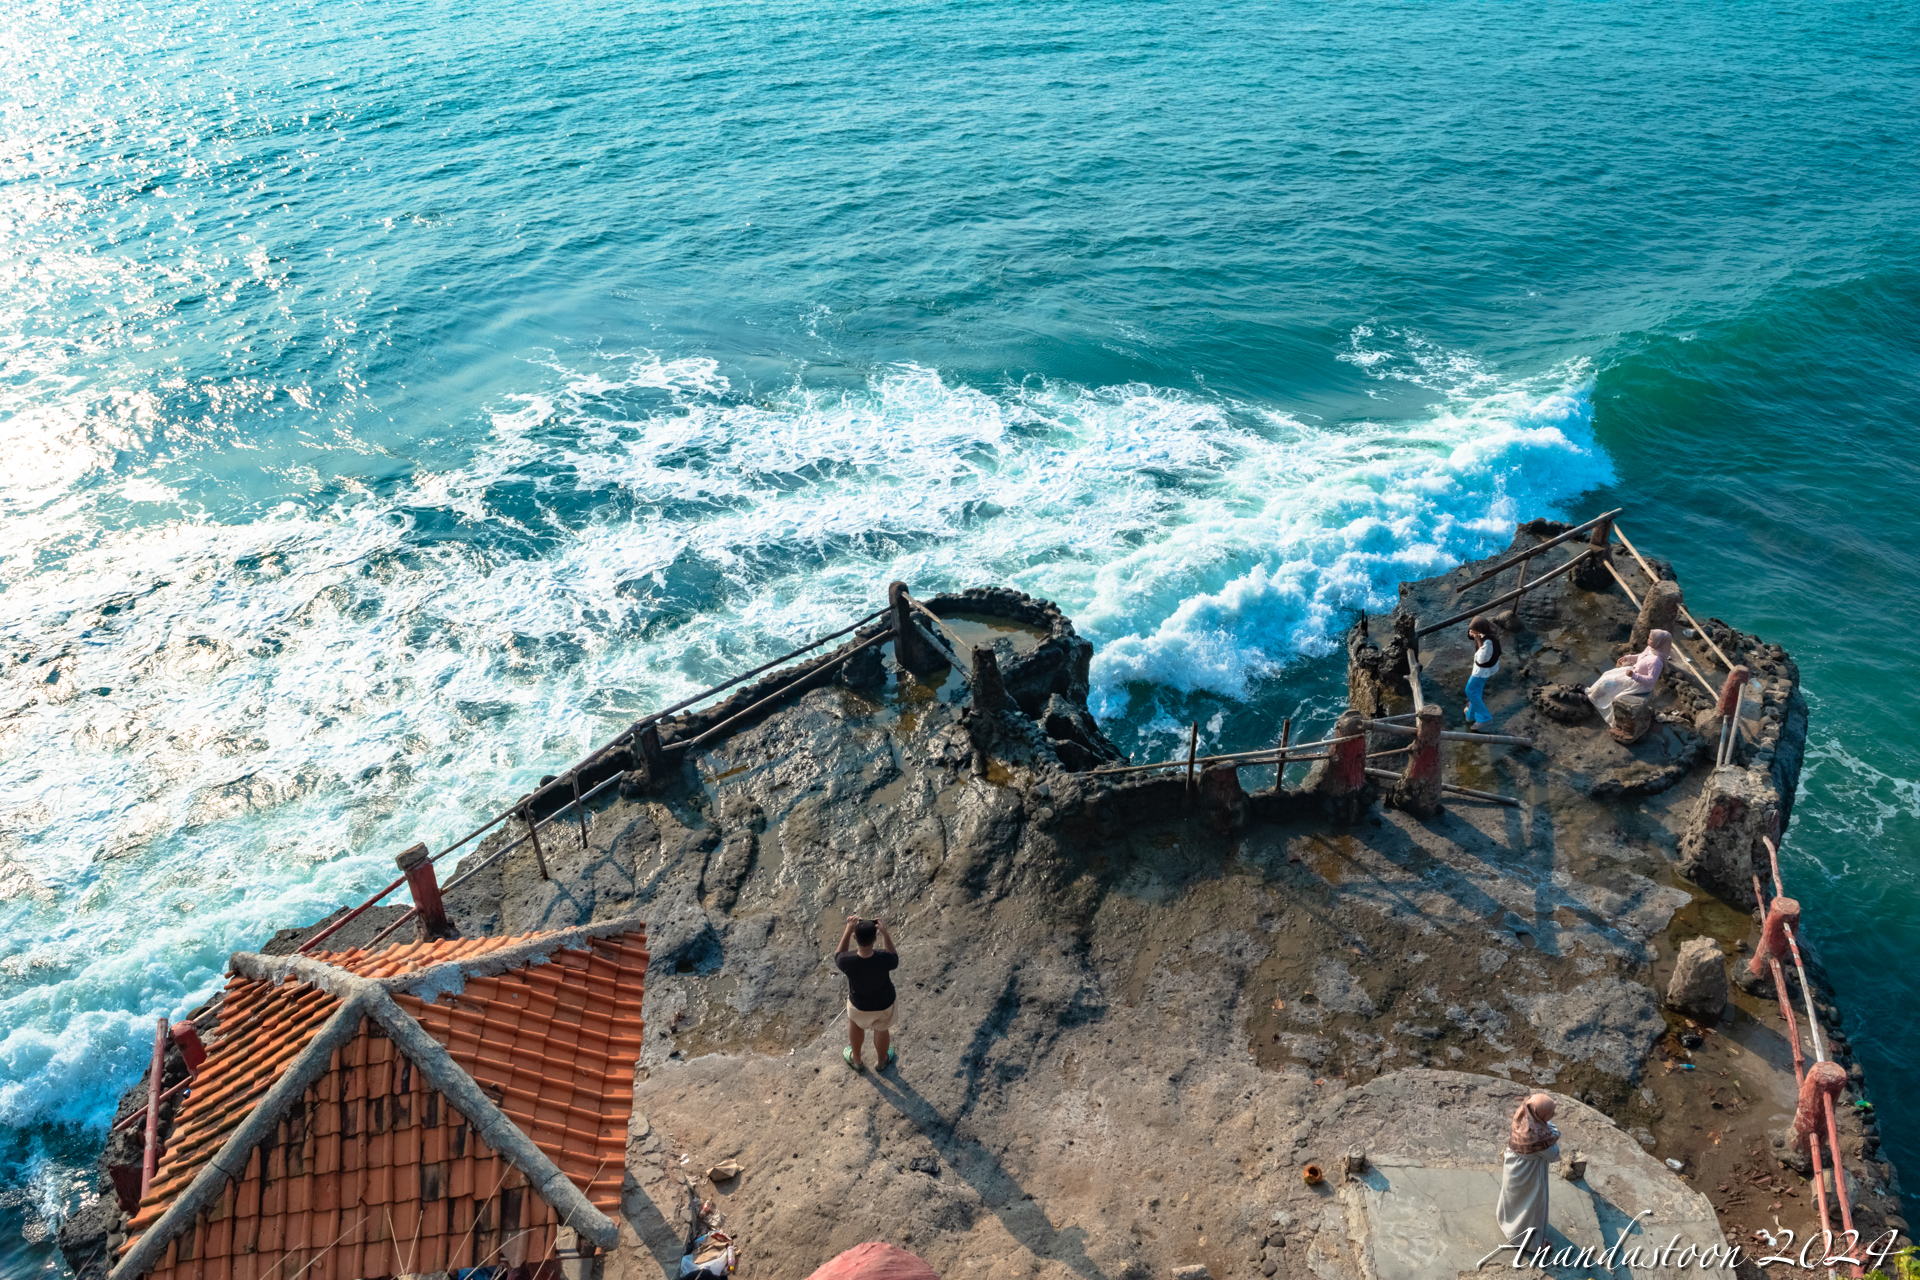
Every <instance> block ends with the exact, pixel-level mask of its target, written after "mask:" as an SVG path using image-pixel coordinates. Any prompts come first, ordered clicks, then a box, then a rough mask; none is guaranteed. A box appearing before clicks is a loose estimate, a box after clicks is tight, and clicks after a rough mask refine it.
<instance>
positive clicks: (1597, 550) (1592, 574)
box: [1573, 515, 1613, 591]
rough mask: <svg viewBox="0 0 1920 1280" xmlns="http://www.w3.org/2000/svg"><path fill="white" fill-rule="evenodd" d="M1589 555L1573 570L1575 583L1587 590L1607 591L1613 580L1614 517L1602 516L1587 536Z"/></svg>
mask: <svg viewBox="0 0 1920 1280" xmlns="http://www.w3.org/2000/svg"><path fill="white" fill-rule="evenodd" d="M1587 550H1588V555H1587V558H1586V559H1585V560H1582V561H1581V562H1580V567H1579V568H1578V569H1575V570H1574V571H1573V581H1574V585H1575V586H1578V587H1581V588H1582V589H1584V590H1587V591H1605V590H1606V589H1607V584H1608V583H1610V582H1612V581H1613V574H1612V573H1611V572H1609V570H1610V569H1611V568H1612V566H1613V517H1612V516H1610V515H1607V516H1602V517H1600V519H1599V521H1598V522H1597V523H1596V524H1595V525H1594V526H1593V533H1592V535H1591V536H1589V537H1588V538H1587Z"/></svg>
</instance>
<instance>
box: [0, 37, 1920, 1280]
mask: <svg viewBox="0 0 1920 1280" xmlns="http://www.w3.org/2000/svg"><path fill="white" fill-rule="evenodd" d="M1916 48H1920V9H1917V8H1916V6H1915V5H1913V4H1890V5H1881V6H1877V7H1873V8H1866V7H1861V6H1853V7H1839V6H1827V5H1812V4H1777V5H1773V6H1769V7H1765V8H1762V7H1758V6H1752V7H1724V8H1719V9H1710V8H1706V7H1698V8H1692V9H1686V8H1676V7H1671V6H1656V5H1628V4H1615V5H1600V4H1594V5H1584V6H1564V7H1556V6H1538V5H1505V6H1477V7H1467V6H1453V5H1432V6H1397V5H1349V6H1343V7H1332V6H1321V5H1310V4H1275V5H1262V6H1253V5H1247V6H1229V5H1206V4H1197V3H1192V4H1182V3H1168V4H1157V5H1136V6H1119V5H1112V4H1098V3H1090V2H1086V0H1068V2H1066V3H1062V4H1057V5H1051V6H1036V5H1015V4H1008V3H999V2H995V0H972V2H967V3H946V4H939V3H926V4H894V5H886V6H881V7H875V8H871V9H867V10H864V11H859V12H854V11H850V10H848V9H846V8H845V7H842V6H830V5H803V4H797V3H780V2H776V3H766V4H757V5H754V4H745V5H742V4H735V5H719V4H712V3H707V2H697V3H696V2H692V0H688V2H685V3H671V4H658V5H652V6H615V5H607V4H596V3H588V4H576V5H568V6H560V5H542V4H538V3H535V4H524V3H522V4H514V5H506V4H500V3H497V2H495V0H477V2H476V3H472V4H468V5H463V6H455V5H444V4H420V3H408V2H405V0H401V2H398V3H390V4H383V5H356V4H337V5H325V6H320V5H309V4H275V5H241V4H234V3H225V2H222V0H205V2H204V3H197V4H196V3H169V2H166V0H162V2H160V3H151V4H146V5H140V6H134V5H116V4H101V3H85V2H71V3H58V2H50V3H39V4H31V3H30V4H26V5H24V6H19V7H16V9H15V10H13V11H12V13H11V15H10V18H9V21H8V23H7V30H6V32H5V33H4V34H3V35H0V119H3V120H4V128H3V130H0V279H3V280H4V292H3V293H0V641H3V642H4V643H3V644H0V650H3V651H0V895H3V897H0V926H4V927H3V928H0V1125H4V1126H5V1127H4V1129H0V1152H3V1153H4V1159H0V1169H4V1170H5V1171H6V1172H5V1173H4V1174H0V1199H4V1206H0V1237H3V1238H0V1271H4V1272H5V1273H6V1274H9V1275H12V1274H25V1273H34V1272H37V1271H39V1270H46V1271H49V1272H53V1273H59V1272H60V1271H61V1270H62V1269H63V1268H62V1267H61V1264H60V1263H59V1262H58V1261H57V1259H56V1258H55V1255H54V1253H53V1251H52V1250H51V1248H50V1247H49V1246H48V1245H47V1243H46V1241H45V1235H46V1224H47V1222H48V1220H49V1218H50V1217H52V1216H54V1215H57V1214H58V1213H59V1212H61V1210H62V1208H63V1206H65V1205H67V1204H68V1203H70V1202H71V1200H72V1198H73V1197H74V1195H75V1194H76V1192H77V1190H78V1189H79V1187H80V1185H81V1181H82V1179H83V1176H84V1175H83V1174H82V1172H81V1166H82V1165H83V1164H84V1162H85V1161H86V1160H87V1159H89V1158H90V1151H89V1147H90V1145H91V1144H93V1143H94V1142H96V1141H97V1137H98V1134H99V1126H100V1125H101V1124H102V1122H103V1119H104V1117H105V1116H106V1115H107V1113H108V1111H109V1109H110V1107H111V1105H112V1101H113V1099H114V1097H115V1096H116V1095H117V1094H118V1092H119V1091H120V1090H121V1089H122V1088H123V1087H125V1086H126V1085H127V1084H128V1083H129V1082H130V1081H131V1080H132V1079H133V1078H134V1077H135V1076H136V1075H137V1074H138V1072H139V1071H140V1069H141V1066H142V1062H143V1058H144V1053H145V1050H144V1049H143V1047H142V1044H143V1041H144V1042H145V1043H147V1044H150V1043H151V1040H150V1037H151V1026H152V1022H151V1019H152V1018H153V1016H154V1015H155V1014H156V1013H161V1014H177V1013H179V1012H181V1011H183V1010H185V1009H187V1008H189V1007H191V1006H192V1005H193V1004H195V1003H197V1002H198V1001H199V1000H200V999H202V998H204V996H205V995H206V994H207V993H208V992H209V990H210V989H212V987H213V986H214V985H215V983H216V981H217V975H218V973H219V971H220V968H221V965H222V963H223V960H224V957H225V954H226V953H227V952H228V951H230V950H232V949H235V948H239V947H244V946H251V945H254V944H256V943H257V942H259V941H260V939H261V938H262V937H263V936H264V934H265V933H266V932H267V931H269V930H270V929H272V928H273V927H275V926H277V925H279V924H283V923H286V922H290V921H295V920H301V919H306V918H310V917H312V916H314V915H317V914H319V913H322V912H324V911H326V910H329V909H331V908H332V907H333V906H335V905H338V904H339V903H341V902H345V901H348V900H352V899H355V898H357V897H358V896H360V895H362V894H364V893H365V892H366V891H367V890H368V889H369V888H371V887H374V886H377V885H379V884H381V883H384V882H385V880H386V879H387V878H388V877H389V876H390V875H391V874H392V872H391V867H392V862H391V859H392V855H393V853H394V852H395V851H396V850H398V849H400V848H402V847H404V846H405V845H406V844H408V843H411V842H412V841H414V840H415V839H426V840H429V841H442V842H443V841H444V840H445V839H447V838H449V837H451V836H452V835H455V834H458V833H459V832H460V831H462V830H464V829H465V828H466V827H467V826H469V825H471V824H472V821H473V819H474V818H475V817H476V816H484V815H485V814H487V813H488V812H490V811H491V806H492V805H494V804H496V803H497V802H499V801H501V800H503V799H506V798H510V797H511V796H512V795H515V794H518V792H519V791H520V790H522V789H524V787H525V786H526V785H527V784H528V783H529V782H530V781H531V780H533V779H534V778H536V777H537V776H538V775H540V774H542V773H545V772H549V771H551V770H552V769H553V768H554V766H556V765H557V764H559V763H562V762H564V761H566V760H569V759H571V758H573V757H574V756H575V755H577V754H578V753H579V752H580V751H581V750H582V749H584V748H586V747H587V746H589V745H591V744H592V743H594V742H596V741H598V740H600V739H603V738H604V737H606V736H607V735H608V734H609V733H610V732H611V731H612V730H613V729H614V728H615V727H617V726H619V725H621V724H624V723H625V722H627V721H628V720H630V719H632V718H633V717H634V716H636V715H637V714H639V713H642V712H644V711H646V710H648V709H650V708H652V707H655V706H657V705H660V704H661V703H663V702H665V701H668V700H670V699H672V698H674V697H675V696H677V695H680V694H683V693H684V692H687V691H690V690H691V689H693V688H697V687H699V686H700V685H701V684H702V683H703V682H704V681H705V680H706V678H707V677H709V676H711V675H713V674H715V673H721V672H726V671H730V670H733V669H737V668H739V667H741V666H744V665H749V664H750V660H753V659H758V658H761V657H764V656H768V655H770V654H772V653H775V652H778V651H780V650H782V649H785V648H787V647H790V643H789V642H792V641H795V640H797V639H798V638H801V637H805V636H808V635H811V634H814V633H816V632H818V631H821V630H825V629H829V628H830V627H833V626H837V625H839V624H840V623H841V622H842V621H843V620H845V619H847V618H849V617H851V616H854V615H857V614H859V613H863V612H866V611H867V610H868V609H870V608H871V607H873V606H874V604H875V603H876V602H877V601H878V600H879V598H880V595H881V592H882V589H883V584H884V583H885V582H886V581H888V580H889V579H890V578H893V577H900V578H903V579H905V580H906V581H908V582H909V583H911V584H913V585H914V586H915V587H916V588H918V589H921V590H925V591H931V590H934V589H937V588H941V587H948V586H957V585H963V584H967V583H972V582H978V581H984V580H1006V581H1012V582H1014V583H1017V584H1019V585H1021V586H1024V587H1026V588H1027V589H1029V590H1032V591H1035V592H1037V593H1040V594H1044V595H1048V596H1051V597H1053V598H1055V599H1057V600H1059V601H1061V602H1062V604H1063V605H1065V606H1066V607H1067V608H1068V610H1069V611H1070V612H1071V613H1073V615H1074V616H1075V618H1076V619H1077V620H1078V622H1079V624H1080V626H1081V628H1082V630H1083V631H1085V632H1086V633H1088V634H1089V635H1091V636H1092V637H1093V638H1094V639H1095V640H1096V641H1097V642H1098V643H1099V646H1100V657H1099V659H1098V662H1097V664H1096V668H1095V680H1096V691H1095V700H1096V703H1097V707H1096V709H1097V710H1098V711H1099V712H1100V713H1101V715H1102V718H1103V720H1104V722H1105V723H1106V724H1107V726H1108V728H1109V732H1110V733H1111V734H1112V736H1113V737H1114V738H1115V739H1116V740H1117V741H1119V742H1120V743H1121V744H1122V746H1123V747H1124V748H1126V749H1128V750H1130V751H1133V752H1134V753H1135V754H1136V757H1137V758H1143V757H1141V755H1140V753H1150V752H1153V751H1155V750H1159V749H1161V748H1164V747H1165V746H1167V745H1169V744H1170V743H1171V742H1172V741H1173V739H1174V737H1175V735H1176V733H1178V732H1179V730H1180V727H1181V726H1183V725H1184V724H1185V723H1187V722H1188V721H1189V720H1195V719H1197V720H1199V721H1200V722H1201V724H1202V730H1203V734H1204V735H1205V737H1206V741H1207V742H1208V743H1209V744H1212V743H1215V742H1218V743H1219V744H1221V745H1224V746H1239V745H1248V744H1252V743H1256V742H1264V741H1267V740H1268V739H1269V738H1270V736H1271V733H1272V731H1273V726H1274V724H1275V723H1276V722H1277V720H1278V718H1279V717H1280V716H1282V715H1285V714H1295V715H1298V716H1301V717H1305V718H1311V717H1314V716H1322V717H1324V716H1326V715H1327V714H1328V713H1329V712H1330V711H1331V709H1332V708H1334V707H1335V706H1336V705H1337V704H1338V701H1339V699H1340V697H1341V696H1342V680H1341V672H1340V664H1339V660H1338V658H1337V656H1330V655H1331V642H1332V638H1333V637H1334V636H1336V635H1337V633H1338V632H1339V630H1340V628H1341V627H1342V626H1343V625H1344V623H1345V622H1346V621H1347V620H1348V619H1349V618H1350V617H1351V616H1352V613H1353V611H1354V610H1356V609H1360V608H1368V609H1380V608H1384V607H1387V606H1388V605H1390V603H1391V600H1392V594H1393V584H1394V583H1395V582H1396V581H1398V580H1399V579H1401V578H1403V577H1407V576H1412V575H1418V574H1426V573H1430V572H1433V571H1435V570H1437V569H1439V568H1441V567H1443V566H1445V565H1447V564H1449V563H1452V562H1454V561H1457V560H1459V559H1461V558H1463V557H1466V556H1469V555H1473V554H1478V553H1483V552H1485V551H1487V550H1488V549H1490V548H1493V547H1496V546H1499V545H1503V544H1504V543H1505V542H1506V540H1507V539H1508V537H1509V536H1510V534H1511V530H1512V526H1513V523H1514V522H1515V521H1516V520H1518V519H1526V518H1528V517H1531V516H1534V515H1540V514H1556V513H1558V514H1577V513H1591V512H1593V511H1597V510H1599V509H1602V508H1603V507H1607V506H1614V505H1625V506H1626V507H1627V508H1628V513H1627V517H1626V520H1627V527H1628V529H1629V531H1630V532H1631V533H1632V535H1633V536H1634V538H1635V540H1636V541H1637V542H1638V543H1639V544H1640V545H1641V547H1642V549H1643V550H1645V551H1648V552H1651V553H1654V554H1659V555H1663V556H1667V557H1670V558H1672V559H1673V560H1674V561H1675V562H1676V564H1677V565H1678V566H1679V568H1680V571H1681V573H1682V576H1683V578H1684V580H1685V583H1686V585H1687V588H1688V593H1689V599H1690V601H1691V602H1692V604H1693V607H1694V609H1695V611H1696V612H1697V613H1700V614H1702V616H1704V615H1705V614H1706V613H1708V612H1711V613H1715V614H1718V615H1720V616H1722V617H1725V618H1728V619H1730V620H1733V621H1735V622H1736V623H1738V624H1739V625H1742V626H1744V627H1748V628H1752V629H1757V630H1760V631H1762V632H1763V633H1765V634H1766V635H1768V636H1769V637H1770V638H1773V639H1776V640H1778V641H1780V642H1781V643H1784V644H1786V645H1787V646H1788V647H1789V648H1790V649H1791V650H1793V651H1794V653H1795V654H1796V656H1797V657H1798V658H1799V660H1800V662H1801V664H1802V669H1803V672H1804V677H1805V681H1806V686H1807V691H1808V696H1809V699H1810V701H1811V702H1812V704H1813V709H1814V717H1815V718H1814V729H1813V741H1812V749H1811V754H1810V757H1809V762H1808V770H1807V774H1806V777H1805V781H1804V789H1803V795H1802V796H1801V799H1800V803H1799V806H1798V808H1797V810H1796V813H1795V821H1794V825H1793V828H1792V830H1791V832H1790V837H1789V841H1788V851H1787V854H1786V856H1785V858H1784V869H1785V873H1786V876H1787V879H1788V881H1789V883H1790V884H1791V886H1792V888H1793V890H1794V891H1795V892H1796V894H1797V896H1799V897H1800V898H1801V899H1802V901H1803V902H1805V903H1806V904H1807V911H1808V915H1809V918H1810V921H1811V924H1810V927H1809V930H1808V931H1809V933H1810V934H1812V935H1813V936H1814V937H1815V938H1816V939H1817V941H1818V945H1819V948H1820V950H1821V952H1822V954H1823V956H1824V957H1825V959H1826V961H1827V963H1828V964H1829V966H1830V968H1831V969H1832V970H1833V972H1834V975H1835V977H1836V978H1837V980H1838V981H1839V983H1840V985H1841V987H1842V990H1843V993H1844V1002H1845V1005H1846V1007H1847V1009H1848V1010H1849V1013H1850V1015H1851V1020H1850V1028H1851V1029H1852V1030H1854V1032H1855V1037H1854V1038H1855V1041H1856V1045H1857V1047H1858V1049H1859V1051H1860V1053H1861V1056H1862V1058H1863V1060H1864V1061H1865V1063H1866V1066H1867V1068H1868V1071H1869V1078H1870V1080H1871V1081H1872V1083H1873V1095H1874V1097H1875V1098H1876V1099H1877V1101H1878V1103H1879V1113H1880V1115H1881V1117H1882V1123H1883V1129H1884V1132H1885V1136H1886V1141H1887V1145H1888V1147H1889V1148H1890V1151H1891V1154H1892V1155H1893V1157H1894V1158H1895V1159H1896V1160H1898V1161H1900V1162H1902V1163H1903V1164H1904V1165H1905V1166H1906V1168H1907V1170H1908V1175H1909V1177H1910V1178H1911V1177H1916V1176H1920V1174H1916V1173H1915V1170H1916V1169H1920V1123H1916V1122H1914V1121H1913V1120H1911V1119H1909V1118H1908V1117H1910V1116H1911V1115H1912V1114H1913V1112H1914V1110H1915V1109H1916V1108H1920V1070H1916V1069H1915V1068H1914V1066H1913V1065H1912V1061H1911V1055H1910V1053H1909V1052H1908V1051H1907V1048H1906V1045H1905V1043H1904V1040H1905V1037H1904V1034H1903V1033H1904V1032H1905V1030H1906V1028H1907V1026H1908V1025H1909V1023H1910V1019H1911V1007H1912V1005H1911V998H1912V993H1913V988H1912V983H1911V980H1910V977H1909V975H1908V972H1907V971H1906V967H1905V965H1906V962H1907V956H1908V954H1909V953H1910V952H1911V951H1912V949H1913V947H1914V944H1915V941H1916V938H1917V937H1920V931H1917V930H1916V929H1915V928H1914V926H1913V924H1912V921H1913V919H1914V914H1915V908H1916V906H1917V905H1920V882H1917V881H1916V871H1915V850H1916V838H1917V837H1920V731H1917V730H1916V729H1915V728H1914V726H1913V724H1912V716H1911V706H1912V698H1911V689H1912V679H1913V676H1914V674H1915V671H1914V662H1913V658H1912V652H1913V649H1912V640H1911V632H1912V625H1913V621H1914V618H1915V611H1914V606H1913V596H1912V592H1911V587H1910V584H1911V583H1913V582H1914V581H1915V580H1916V575H1917V574H1920V514H1917V512H1920V464H1917V463H1916V461H1915V455H1914V452H1913V446H1912V441H1913V435H1914V426H1913V424H1914V421H1915V413H1916V410H1917V409H1920V403H1917V402H1920V267H1916V265H1915V259H1914V256H1913V248H1912V247H1913V245H1914V243H1915V232H1916V230H1920V164H1916V161H1920V155H1917V154H1916V144H1915V139H1916V138H1917V137H1920V68H1917V61H1920V59H1917V58H1916V54H1915V50H1916Z"/></svg>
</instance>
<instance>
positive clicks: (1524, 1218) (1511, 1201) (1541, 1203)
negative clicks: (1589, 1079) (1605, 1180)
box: [1494, 1093, 1560, 1254]
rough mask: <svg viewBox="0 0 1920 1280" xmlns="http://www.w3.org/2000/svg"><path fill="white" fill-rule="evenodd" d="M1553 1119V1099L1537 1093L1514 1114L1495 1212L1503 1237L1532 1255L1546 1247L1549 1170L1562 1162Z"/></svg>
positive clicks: (1558, 1137)
mask: <svg viewBox="0 0 1920 1280" xmlns="http://www.w3.org/2000/svg"><path fill="white" fill-rule="evenodd" d="M1552 1119H1553V1098H1552V1097H1551V1096H1549V1095H1547V1094H1544V1093H1536V1094H1532V1095H1530V1096H1529V1097H1528V1098H1527V1100H1526V1101H1525V1102H1522V1103H1521V1104H1520V1109H1519V1110H1518V1111H1516V1112H1514V1113H1513V1124H1512V1126H1511V1127H1510V1128H1509V1130H1508V1133H1507V1151H1506V1158H1505V1162H1504V1167H1503V1168H1502V1169H1501V1171H1500V1202H1499V1204H1498V1205H1497V1206H1495V1208H1494V1216H1495V1217H1496V1218H1498V1219H1499V1221H1500V1234H1502V1235H1503V1236H1505V1237H1506V1239H1507V1243H1508V1244H1517V1245H1519V1246H1520V1247H1521V1248H1522V1249H1524V1250H1526V1251H1527V1253H1528V1254H1531V1253H1532V1251H1533V1250H1534V1249H1537V1248H1538V1247H1540V1246H1541V1245H1542V1244H1544V1243H1546V1234H1547V1181H1548V1179H1547V1173H1548V1166H1550V1165H1552V1164H1553V1163H1554V1162H1555V1161H1556V1160H1558V1159H1559V1158H1560V1148H1559V1146H1558V1145H1557V1144H1558V1143H1559V1141H1560V1131H1559V1130H1558V1129H1556V1128H1554V1127H1553V1125H1552V1124H1550V1123H1549V1121H1551V1120H1552ZM1529 1233H1531V1234H1529Z"/></svg>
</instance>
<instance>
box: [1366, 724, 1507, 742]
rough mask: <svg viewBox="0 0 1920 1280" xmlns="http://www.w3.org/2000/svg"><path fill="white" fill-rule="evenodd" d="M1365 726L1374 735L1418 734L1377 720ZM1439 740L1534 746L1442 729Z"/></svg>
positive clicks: (1409, 727)
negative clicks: (1374, 733)
mask: <svg viewBox="0 0 1920 1280" xmlns="http://www.w3.org/2000/svg"><path fill="white" fill-rule="evenodd" d="M1366 725H1367V728H1368V729H1370V730H1372V731H1373V732H1376V733H1397V734H1399V735H1401V736H1402V737H1407V738H1411V737H1413V736H1414V735H1415V734H1417V733H1419V732H1420V731H1419V730H1418V729H1416V728H1414V727H1413V726H1412V725H1410V724H1383V723H1382V722H1380V721H1378V720H1369V721H1367V722H1366ZM1440 740H1441V741H1442V742H1490V743H1492V744H1494V745H1495V746H1501V747H1532V746H1533V745H1534V742H1533V739H1532V738H1516V737H1514V736H1512V735H1511V734H1505V733H1462V732H1460V731H1459V730H1457V729H1442V730H1441V731H1440Z"/></svg>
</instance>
